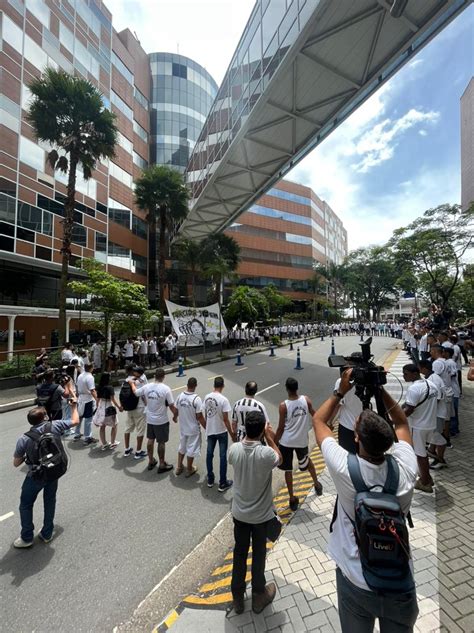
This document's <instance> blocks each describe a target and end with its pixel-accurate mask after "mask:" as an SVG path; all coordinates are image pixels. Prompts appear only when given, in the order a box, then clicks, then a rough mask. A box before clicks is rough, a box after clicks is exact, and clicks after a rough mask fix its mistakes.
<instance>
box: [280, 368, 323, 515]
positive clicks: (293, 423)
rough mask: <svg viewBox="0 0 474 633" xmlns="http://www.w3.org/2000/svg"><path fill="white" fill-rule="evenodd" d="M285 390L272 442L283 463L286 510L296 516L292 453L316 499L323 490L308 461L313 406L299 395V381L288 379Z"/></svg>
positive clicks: (281, 467)
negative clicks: (309, 480)
mask: <svg viewBox="0 0 474 633" xmlns="http://www.w3.org/2000/svg"><path fill="white" fill-rule="evenodd" d="M285 387H286V392H287V394H288V398H287V400H285V401H284V402H281V403H280V406H279V408H278V414H279V421H278V429H277V432H276V433H275V442H276V443H277V444H278V448H279V449H280V452H281V455H282V462H281V464H280V465H279V466H278V468H279V469H280V470H283V471H285V481H286V487H287V488H288V496H289V499H290V503H289V506H290V509H291V510H293V512H295V510H296V509H297V508H298V504H299V499H298V497H297V496H296V495H295V494H294V493H293V451H294V452H295V453H296V457H297V459H298V468H299V469H300V470H301V471H302V472H304V471H306V470H308V471H309V473H310V475H311V477H312V479H313V483H314V490H315V492H316V494H317V495H318V496H320V495H322V494H323V486H322V484H321V482H320V481H318V476H317V474H316V469H315V467H314V464H313V462H312V461H311V458H310V457H309V447H308V444H309V442H308V432H309V429H310V428H311V417H310V416H312V415H313V413H314V409H313V404H312V402H311V400H310V399H309V398H308V396H300V395H298V381H297V380H296V379H295V378H291V377H290V378H287V379H286V382H285Z"/></svg>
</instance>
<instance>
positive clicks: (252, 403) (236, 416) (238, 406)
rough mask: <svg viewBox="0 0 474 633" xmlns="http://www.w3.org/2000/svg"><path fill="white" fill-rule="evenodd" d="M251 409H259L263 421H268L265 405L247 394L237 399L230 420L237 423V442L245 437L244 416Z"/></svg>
mask: <svg viewBox="0 0 474 633" xmlns="http://www.w3.org/2000/svg"><path fill="white" fill-rule="evenodd" d="M251 411H260V412H261V413H263V415H264V416H265V422H270V420H269V418H268V414H267V410H266V409H265V405H263V404H262V403H261V402H259V401H258V400H255V398H251V397H249V396H246V397H245V398H241V399H240V400H237V402H236V403H235V404H234V407H233V409H232V422H234V423H235V424H236V425H237V441H238V442H240V440H242V439H243V438H244V437H245V417H246V415H247V413H250V412H251Z"/></svg>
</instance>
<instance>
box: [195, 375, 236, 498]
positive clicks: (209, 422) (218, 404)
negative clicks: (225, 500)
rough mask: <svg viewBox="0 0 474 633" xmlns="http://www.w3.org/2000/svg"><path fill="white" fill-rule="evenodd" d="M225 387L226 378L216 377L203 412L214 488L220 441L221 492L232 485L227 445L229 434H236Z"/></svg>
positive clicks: (208, 463)
mask: <svg viewBox="0 0 474 633" xmlns="http://www.w3.org/2000/svg"><path fill="white" fill-rule="evenodd" d="M223 389H224V378H222V376H217V377H216V378H214V391H212V392H211V393H208V394H207V396H206V397H205V398H204V401H203V412H204V417H205V418H206V437H207V453H206V466H207V486H208V488H212V486H213V485H214V482H215V476H214V469H213V460H214V450H215V448H216V444H217V443H219V463H220V468H219V488H218V490H219V492H225V491H226V490H228V489H229V488H230V487H231V486H232V483H233V482H232V480H230V479H227V446H228V442H229V435H230V436H231V438H232V440H234V441H235V440H236V436H235V434H234V433H233V431H232V428H231V425H230V420H229V413H230V412H231V411H232V407H231V406H230V402H229V401H228V400H227V398H226V397H225V396H223V395H222V390H223Z"/></svg>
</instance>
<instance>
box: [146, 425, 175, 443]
mask: <svg viewBox="0 0 474 633" xmlns="http://www.w3.org/2000/svg"><path fill="white" fill-rule="evenodd" d="M146 437H147V439H148V440H156V441H157V442H167V441H168V440H169V437H170V423H169V422H167V423H166V424H147V425H146Z"/></svg>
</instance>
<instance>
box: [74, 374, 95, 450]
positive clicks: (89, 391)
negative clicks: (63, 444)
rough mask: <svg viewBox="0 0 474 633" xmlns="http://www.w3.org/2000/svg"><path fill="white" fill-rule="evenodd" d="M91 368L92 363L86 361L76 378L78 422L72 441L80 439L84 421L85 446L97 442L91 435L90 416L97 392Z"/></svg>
mask: <svg viewBox="0 0 474 633" xmlns="http://www.w3.org/2000/svg"><path fill="white" fill-rule="evenodd" d="M92 368H93V366H92V363H86V364H85V365H84V371H83V372H82V374H79V376H78V378H77V399H78V405H77V406H78V413H79V419H80V422H79V424H78V425H77V426H76V430H75V433H74V438H73V439H74V441H78V440H80V439H81V437H82V433H81V424H82V421H84V444H85V445H86V446H87V445H89V444H95V443H96V442H98V440H97V439H96V438H95V437H92V417H93V415H94V411H95V409H96V407H97V392H96V389H95V381H94V376H93V375H92Z"/></svg>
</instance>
